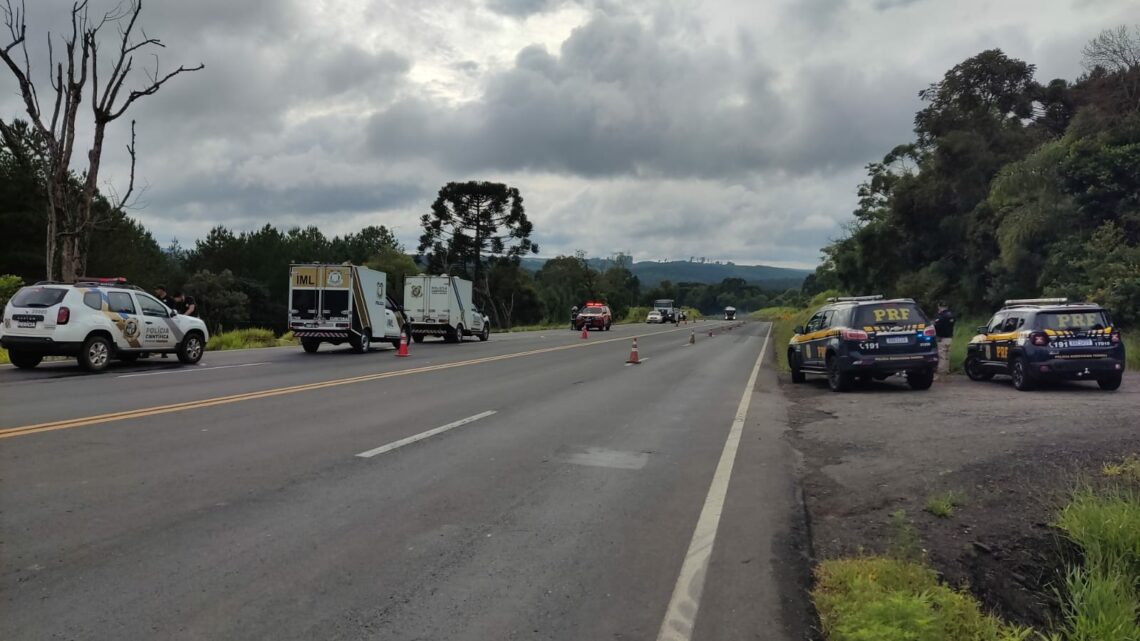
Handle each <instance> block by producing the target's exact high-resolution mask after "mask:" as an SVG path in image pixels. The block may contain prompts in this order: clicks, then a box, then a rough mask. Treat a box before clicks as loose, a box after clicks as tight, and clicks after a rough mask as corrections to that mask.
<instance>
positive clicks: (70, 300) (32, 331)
mask: <svg viewBox="0 0 1140 641" xmlns="http://www.w3.org/2000/svg"><path fill="white" fill-rule="evenodd" d="M209 338H210V334H209V332H208V331H206V323H204V322H203V321H202V320H201V319H199V318H194V317H193V316H186V315H182V314H179V313H178V312H176V311H174V310H172V309H170V308H169V307H167V306H166V305H164V304H162V302H161V301H159V300H158V299H157V298H155V297H153V296H151V295H150V294H148V293H146V292H145V291H144V290H142V289H141V288H139V287H136V286H134V285H131V284H130V283H129V282H127V279H125V278H81V279H79V280H77V281H76V282H74V283H60V282H55V281H43V282H39V283H36V284H35V285H31V286H29V287H22V288H20V290H19V291H17V292H16V295H15V296H13V297H12V299H11V300H9V301H8V304H7V305H6V306H5V308H4V319H3V330H2V336H0V346H2V347H3V348H4V349H6V350H8V358H9V359H10V360H11V361H12V364H13V365H15V366H16V367H19V368H20V369H31V368H33V367H35V366H36V365H39V364H40V362H41V361H42V360H43V359H44V357H45V356H71V357H74V358H76V359H78V361H79V366H80V367H82V368H83V369H85V370H88V371H92V372H98V371H101V370H104V369H106V368H107V366H108V365H110V362H111V360H112V359H117V360H120V361H123V362H125V363H132V362H134V361H136V360H138V359H139V357H141V356H143V355H146V354H175V355H177V356H178V360H179V361H181V362H183V363H186V364H188V365H192V364H194V363H197V362H198V361H200V360H201V359H202V352H203V351H205V349H206V341H207V340H209Z"/></svg>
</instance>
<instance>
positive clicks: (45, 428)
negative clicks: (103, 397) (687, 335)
mask: <svg viewBox="0 0 1140 641" xmlns="http://www.w3.org/2000/svg"><path fill="white" fill-rule="evenodd" d="M684 329H688V328H687V327H686V328H682V329H670V330H667V331H661V332H653V333H651V334H645V336H657V335H659V334H671V333H673V332H678V331H683V330H684ZM631 338H632V337H621V338H607V339H604V340H597V341H591V342H589V343H575V344H573V345H560V346H558V347H545V348H542V349H535V350H530V351H527V352H515V353H513V354H501V355H499V356H487V357H484V358H474V359H471V360H466V361H456V362H454V363H441V364H439V365H428V366H425V367H414V368H411V369H401V370H396V371H393V372H382V373H377V374H365V375H363V376H352V377H349V378H339V379H334V380H331V381H323V382H320V383H306V384H304V385H293V386H290V387H278V388H274V389H268V390H262V391H260V392H247V393H245V394H233V395H231V396H218V397H215V398H207V399H202V400H199V401H187V402H185V403H173V404H171V405H158V406H156V407H144V408H140V409H136V410H127V411H125V412H112V413H110V414H99V415H96V416H85V417H81V418H72V419H67V420H63V421H53V422H50V423H37V424H35V425H24V426H21V427H12V428H8V429H4V430H0V439H6V438H13V437H16V436H26V435H28V434H37V433H39V432H51V431H54V430H66V429H71V428H74V427H86V426H88V425H98V424H100V423H111V422H115V421H125V420H128V419H132V418H144V417H148V416H158V415H160V414H170V413H172V412H181V411H184V410H192V409H200V408H204V407H214V406H216V405H228V404H230V403H240V402H243V401H253V400H257V399H261V398H272V397H274V396H284V395H286V394H297V393H299V392H309V391H313V390H319V389H326V388H329V387H338V386H340V385H353V384H355V383H366V382H368V381H378V380H381V379H384V378H395V377H397V376H411V375H413V374H425V373H427V372H435V371H439V370H444V369H452V368H455V367H467V366H469V365H481V364H483V363H494V362H496V361H505V360H509V359H512V358H522V357H524V356H534V355H536V354H549V353H551V352H561V351H564V350H568V349H577V348H581V347H590V346H593V345H604V344H606V343H614V342H617V341H628V340H630V339H631Z"/></svg>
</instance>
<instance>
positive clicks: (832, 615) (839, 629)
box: [812, 557, 1031, 641]
mask: <svg viewBox="0 0 1140 641" xmlns="http://www.w3.org/2000/svg"><path fill="white" fill-rule="evenodd" d="M815 579H816V584H815V588H814V589H813V590H812V598H813V599H814V601H815V604H816V609H817V610H818V612H819V618H820V624H821V628H822V630H823V635H824V638H825V639H827V641H872V640H875V641H880V640H881V641H887V640H898V641H903V640H909V639H914V640H919V639H921V640H923V641H967V640H969V641H1015V640H1019V641H1020V640H1024V639H1028V638H1030V634H1031V631H1028V630H1025V629H1023V628H1019V627H1016V626H1010V625H1006V624H1005V623H1002V622H1001V621H1000V620H998V619H997V618H996V617H994V616H991V615H989V614H986V613H984V612H983V611H982V609H981V606H980V605H979V603H978V602H977V601H976V600H975V599H974V598H973V597H972V596H971V595H969V594H968V593H965V592H960V591H957V590H954V589H951V588H950V587H949V586H946V585H944V584H943V583H941V582H940V581H939V580H938V575H937V573H935V571H934V570H933V569H931V568H930V567H928V566H926V565H925V564H922V563H920V562H915V561H905V560H900V559H893V558H887V557H861V558H854V559H840V560H832V561H824V562H823V563H821V564H820V565H819V566H818V567H817V568H816V571H815Z"/></svg>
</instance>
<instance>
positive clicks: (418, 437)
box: [357, 410, 497, 458]
mask: <svg viewBox="0 0 1140 641" xmlns="http://www.w3.org/2000/svg"><path fill="white" fill-rule="evenodd" d="M495 413H497V412H496V410H487V411H486V412H482V413H480V414H476V415H475V416H468V417H467V418H464V419H460V420H458V421H455V422H454V423H448V424H447V425H441V426H439V427H437V428H435V429H431V430H428V431H426V432H420V433H419V434H416V435H414V436H409V437H407V438H402V439H400V440H398V441H392V442H391V443H388V444H387V445H381V446H380V447H377V448H375V449H371V450H368V451H367V452H361V453H360V454H357V456H358V457H360V458H372V457H373V456H376V455H378V454H383V453H385V452H391V451H392V450H394V449H398V448H401V447H404V446H405V445H411V444H412V443H415V442H417V441H422V440H424V439H425V438H431V437H433V436H435V435H436V434H442V433H444V432H446V431H448V430H453V429H455V428H457V427H461V426H463V425H467V424H468V423H474V422H475V421H478V420H479V419H483V418H487V417H488V416H491V415H492V414H495Z"/></svg>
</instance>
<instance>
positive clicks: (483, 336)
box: [479, 325, 491, 343]
mask: <svg viewBox="0 0 1140 641" xmlns="http://www.w3.org/2000/svg"><path fill="white" fill-rule="evenodd" d="M488 338H491V328H490V327H487V326H486V325H484V326H483V331H482V333H480V334H479V340H480V341H482V342H484V343H485V342H487V339H488Z"/></svg>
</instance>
